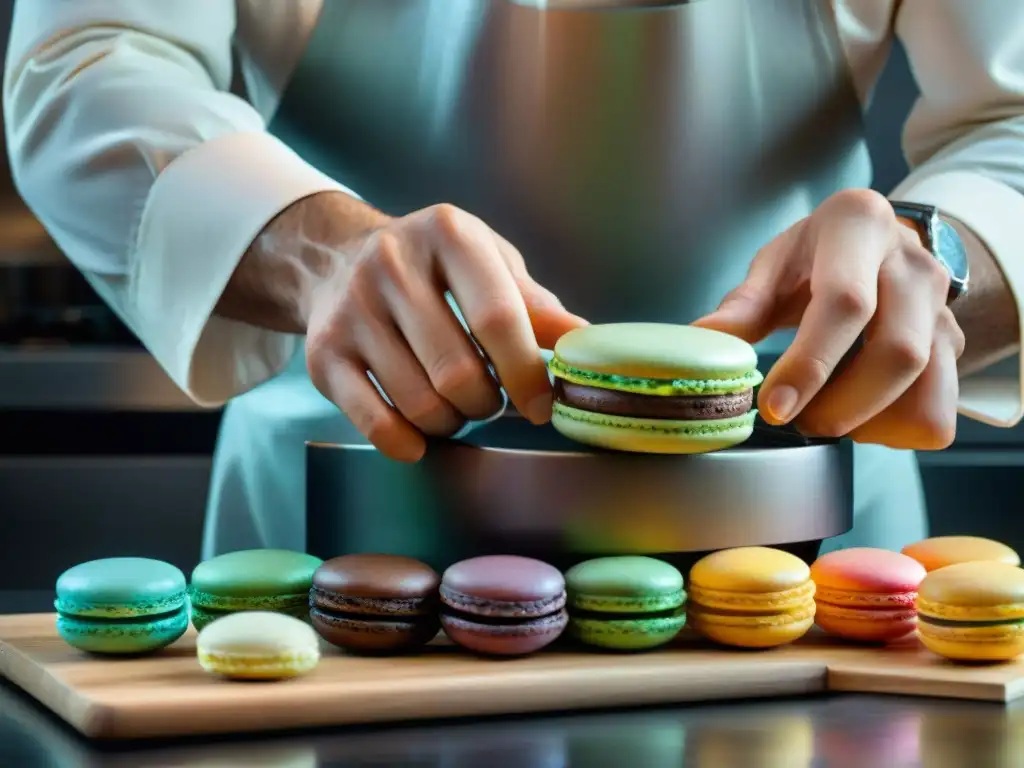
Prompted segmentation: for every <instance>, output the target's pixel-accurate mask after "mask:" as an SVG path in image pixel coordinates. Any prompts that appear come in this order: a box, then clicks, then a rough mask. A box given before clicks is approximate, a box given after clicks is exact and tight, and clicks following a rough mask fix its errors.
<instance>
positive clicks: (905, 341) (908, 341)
mask: <svg viewBox="0 0 1024 768" xmlns="http://www.w3.org/2000/svg"><path fill="white" fill-rule="evenodd" d="M881 343H882V345H883V349H884V351H885V355H886V357H887V358H888V359H889V360H890V361H891V364H892V366H893V367H894V368H895V369H896V370H897V371H899V372H901V373H920V372H921V371H923V370H924V369H925V368H926V367H927V366H928V361H929V360H930V359H931V344H929V343H928V342H927V341H923V340H922V339H920V338H917V337H915V336H911V335H908V334H904V335H902V336H899V337H897V338H892V339H888V340H885V341H883V342H881Z"/></svg>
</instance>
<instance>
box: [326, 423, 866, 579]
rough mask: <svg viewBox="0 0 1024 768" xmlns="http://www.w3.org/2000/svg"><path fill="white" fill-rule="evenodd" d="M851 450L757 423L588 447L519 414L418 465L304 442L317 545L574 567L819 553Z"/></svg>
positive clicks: (843, 500) (845, 504)
mask: <svg viewBox="0 0 1024 768" xmlns="http://www.w3.org/2000/svg"><path fill="white" fill-rule="evenodd" d="M852 459H853V451H852V446H851V445H850V444H848V443H846V442H836V441H820V442H816V441H807V440H804V439H802V438H799V437H798V436H795V435H791V434H789V433H785V432H780V431H777V430H773V429H771V428H768V427H766V426H765V425H763V424H762V425H760V426H759V427H758V428H757V429H756V430H755V434H754V436H753V437H752V438H751V440H750V441H748V442H747V443H746V444H744V445H743V446H740V447H737V448H733V449H730V450H726V451H720V452H717V453H711V454H703V455H698V456H654V455H633V454H624V453H611V452H590V451H587V450H586V449H585V448H584V447H582V446H580V445H577V444H575V443H571V442H569V441H568V440H565V439H564V438H562V437H561V436H560V435H559V434H558V433H556V432H555V431H554V430H553V429H551V428H550V427H540V428H538V427H534V426H532V425H530V424H529V423H527V422H526V421H525V420H524V419H522V418H520V417H518V416H516V415H510V416H508V417H505V418H502V419H499V420H498V421H496V422H494V423H492V424H490V425H487V426H485V427H483V428H481V429H480V430H478V431H476V432H474V433H473V434H472V435H470V437H469V438H467V439H466V440H464V441H461V442H454V441H438V442H436V443H434V444H432V445H431V446H430V448H429V449H428V451H427V455H426V456H425V458H424V459H423V460H422V461H420V462H419V463H418V464H414V465H410V464H402V463H398V462H395V461H391V460H389V459H387V458H385V457H383V456H381V455H380V454H379V453H378V452H377V451H376V450H374V449H373V448H370V447H368V446H361V445H350V446H343V445H325V444H310V445H308V447H307V500H306V523H307V551H309V552H310V553H312V554H315V555H318V556H320V557H323V558H327V557H333V556H335V555H340V554H347V553H352V552H389V553H393V554H403V555H408V556H410V557H416V558H419V559H421V560H424V561H426V562H428V563H430V564H431V565H433V566H434V567H435V568H444V567H446V566H448V565H450V564H451V563H453V562H455V561H457V560H459V559H462V558H464V557H471V556H474V555H480V554H493V553H503V554H522V555H530V556H534V557H540V558H542V559H546V560H548V561H549V562H552V563H554V564H556V565H559V566H561V567H568V566H570V565H571V564H572V563H574V562H578V561H579V560H581V559H585V558H588V557H593V556H597V555H603V554H625V553H632V554H638V553H643V554H651V555H659V556H663V557H667V558H668V559H670V560H672V561H674V562H677V563H678V564H679V565H680V567H688V566H689V564H690V563H692V562H693V560H694V559H695V558H696V557H698V556H700V555H701V554H703V553H704V552H707V551H710V550H716V549H723V548H727V547H737V546H746V545H754V544H761V545H773V546H780V547H782V548H785V549H789V550H790V551H793V552H794V553H796V554H798V555H799V556H801V557H803V558H805V559H807V560H810V559H813V558H814V557H815V556H816V554H817V551H818V546H819V544H820V541H821V540H822V539H826V538H829V537H832V536H837V535H839V534H842V533H845V532H846V531H848V530H849V529H850V528H851V526H852V523H853V489H852V474H853V472H852V463H853V462H852Z"/></svg>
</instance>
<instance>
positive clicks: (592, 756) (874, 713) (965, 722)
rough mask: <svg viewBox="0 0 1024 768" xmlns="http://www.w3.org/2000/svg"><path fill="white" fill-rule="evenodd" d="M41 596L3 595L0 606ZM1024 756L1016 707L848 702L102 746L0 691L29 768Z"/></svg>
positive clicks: (996, 762)
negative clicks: (81, 736) (37, 767)
mask: <svg viewBox="0 0 1024 768" xmlns="http://www.w3.org/2000/svg"><path fill="white" fill-rule="evenodd" d="M49 599H50V596H49V595H48V594H46V593H40V592H35V593H20V594H12V593H3V592H0V609H2V610H3V611H4V612H16V611H30V610H46V606H47V605H48V600H49ZM624 663H628V661H624ZM1022 756H1024V707H1022V706H1017V705H1010V706H1005V705H1001V704H994V703H987V702H971V701H953V700H944V699H914V698H905V697H897V696H853V695H838V696H816V697H807V698H799V699H784V700H777V701H758V702H736V703H722V702H716V703H715V704H713V705H696V706H686V707H672V708H656V709H640V710H628V711H615V712H599V713H595V712H589V713H582V714H578V715H573V714H558V715H549V716H531V717H515V718H488V719H483V720H480V721H474V722H468V721H459V722H442V723H420V724H416V725H415V726H394V727H369V728H368V727H359V728H345V729H338V730H334V731H330V732H323V731H319V732H309V733H301V734H284V735H274V736H269V737H266V738H256V739H254V738H239V739H230V738H229V739H223V738H219V739H198V740H197V739H190V740H183V741H178V742H167V741H160V742H145V743H132V744H116V745H112V744H104V745H98V744H89V743H87V742H85V741H84V740H82V739H81V738H80V737H78V736H77V735H76V734H74V733H73V732H72V731H70V730H69V729H68V728H66V727H64V726H63V725H62V724H60V723H59V722H58V721H57V720H56V719H54V718H53V717H52V716H50V715H49V714H47V713H46V712H45V711H44V710H42V709H41V708H40V707H38V706H37V705H35V703H34V702H32V701H31V700H30V699H28V698H27V697H26V696H24V695H23V694H21V693H20V692H18V691H16V690H14V689H13V688H11V687H10V686H7V685H6V684H3V685H0V766H19V767H20V766H24V767H25V768H30V767H31V768H35V767H36V766H40V767H43V766H46V767H51V766H52V767H53V768H113V767H116V768H129V767H130V768H157V767H158V766H159V768H200V767H202V768H213V767H214V766H247V767H251V768H333V767H334V766H396V767H397V766H415V767H417V768H432V767H433V766H437V767H438V768H463V766H465V767H466V768H469V767H470V766H473V767H474V768H475V767H476V766H486V767H487V768H570V767H571V768H578V767H580V766H582V767H583V768H589V767H590V766H597V767H598V768H600V767H603V766H609V768H610V767H611V766H616V767H617V766H625V767H626V768H683V767H690V766H693V767H695V768H734V767H735V768H754V767H756V768H819V767H820V768H869V767H870V768H915V767H916V766H927V767H928V768H932V767H933V766H934V767H936V768H945V766H950V767H951V768H952V767H954V766H955V767H956V768H961V767H962V766H971V767H972V768H974V767H977V768H981V767H982V766H984V767H985V768H990V767H991V768H1019V766H1020V765H1021V764H1022Z"/></svg>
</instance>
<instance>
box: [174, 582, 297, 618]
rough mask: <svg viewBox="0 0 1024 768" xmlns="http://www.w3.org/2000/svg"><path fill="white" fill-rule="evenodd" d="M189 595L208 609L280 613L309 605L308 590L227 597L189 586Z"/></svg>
mask: <svg viewBox="0 0 1024 768" xmlns="http://www.w3.org/2000/svg"><path fill="white" fill-rule="evenodd" d="M188 596H189V600H190V601H191V602H192V605H193V606H194V607H198V608H205V609H206V610H208V611H275V612H278V613H290V612H291V611H292V609H298V610H302V609H304V608H307V607H308V606H309V593H308V592H302V593H299V594H295V595H265V596H255V595H250V596H248V597H225V596H223V595H211V594H210V593H208V592H200V591H199V590H197V589H194V588H192V587H189V589H188Z"/></svg>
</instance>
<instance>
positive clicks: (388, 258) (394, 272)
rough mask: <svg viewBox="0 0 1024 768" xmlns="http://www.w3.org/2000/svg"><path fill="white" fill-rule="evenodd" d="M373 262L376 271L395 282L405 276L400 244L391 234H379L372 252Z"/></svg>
mask: <svg viewBox="0 0 1024 768" xmlns="http://www.w3.org/2000/svg"><path fill="white" fill-rule="evenodd" d="M373 261H374V264H375V266H376V267H377V269H379V270H380V272H381V273H382V274H383V275H385V276H386V277H388V278H390V279H392V280H396V279H401V278H402V277H403V275H404V274H405V268H406V264H405V260H404V259H403V258H402V243H401V242H400V241H399V239H398V236H397V235H395V234H394V233H392V232H381V233H380V234H379V235H377V242H376V243H375V248H374V251H373Z"/></svg>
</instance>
